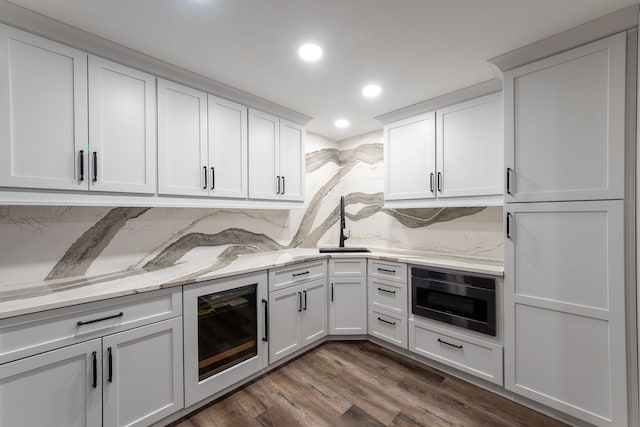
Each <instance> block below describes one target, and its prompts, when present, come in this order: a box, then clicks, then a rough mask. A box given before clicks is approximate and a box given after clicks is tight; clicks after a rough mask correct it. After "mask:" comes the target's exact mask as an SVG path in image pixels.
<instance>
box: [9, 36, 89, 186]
mask: <svg viewBox="0 0 640 427" xmlns="http://www.w3.org/2000/svg"><path fill="white" fill-rule="evenodd" d="M87 143H88V135H87V55H86V54H85V53H84V52H80V51H78V50H75V49H72V48H70V47H67V46H64V45H61V44H58V43H55V42H53V41H50V40H46V39H43V38H41V37H37V36H34V35H32V34H30V33H26V32H24V31H20V30H17V29H14V28H11V27H7V26H5V25H1V24H0V186H4V187H22V188H41V189H48V188H50V189H59V190H86V189H87V188H88V184H87V182H88V176H89V170H88V165H87V163H85V165H84V167H85V169H84V173H85V176H84V181H81V180H80V158H81V156H80V151H81V150H83V151H84V161H85V162H86V161H87V150H88V148H87Z"/></svg>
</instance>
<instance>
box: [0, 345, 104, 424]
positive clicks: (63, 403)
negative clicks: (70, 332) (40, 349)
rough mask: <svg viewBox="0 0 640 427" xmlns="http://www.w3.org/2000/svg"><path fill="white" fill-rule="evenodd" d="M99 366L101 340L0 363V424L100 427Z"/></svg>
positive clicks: (100, 383)
mask: <svg viewBox="0 0 640 427" xmlns="http://www.w3.org/2000/svg"><path fill="white" fill-rule="evenodd" d="M94 353H95V354H96V358H97V359H96V360H97V363H96V369H97V371H96V374H97V384H96V388H93V384H92V383H93V361H92V357H93V356H92V355H93V354H94ZM101 367H102V365H101V364H100V339H95V340H91V341H85V342H83V343H80V344H75V345H72V346H68V347H64V348H61V349H58V350H54V351H49V352H46V353H42V354H38V355H36V356H32V357H28V358H25V359H20V360H17V361H15V362H10V363H6V364H4V365H0V425H1V426H7V427H9V426H65V427H67V426H68V427H100V426H101V425H102V385H103V384H102V381H101V378H102V375H101Z"/></svg>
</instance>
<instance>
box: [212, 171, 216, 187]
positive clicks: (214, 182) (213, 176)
mask: <svg viewBox="0 0 640 427" xmlns="http://www.w3.org/2000/svg"><path fill="white" fill-rule="evenodd" d="M215 188H216V168H214V167H212V168H211V189H212V190H215Z"/></svg>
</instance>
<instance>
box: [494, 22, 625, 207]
mask: <svg viewBox="0 0 640 427" xmlns="http://www.w3.org/2000/svg"><path fill="white" fill-rule="evenodd" d="M625 56H626V33H620V34H617V35H613V36H610V37H607V38H605V39H602V40H599V41H596V42H593V43H590V44H588V45H584V46H580V47H578V48H575V49H572V50H570V51H567V52H563V53H560V54H558V55H555V56H552V57H549V58H546V59H543V60H540V61H537V62H534V63H532V64H528V65H525V66H522V67H519V68H516V69H514V70H510V71H508V72H506V73H505V76H504V99H505V117H504V120H505V166H506V168H509V169H511V170H512V171H513V172H512V173H510V175H511V176H510V178H509V179H510V188H509V189H510V194H506V195H505V197H506V199H505V200H506V201H507V202H526V201H566V200H596V199H621V198H623V197H624V147H625V142H624V141H625V82H626V80H625V70H626V60H625ZM505 175H507V174H506V173H505Z"/></svg>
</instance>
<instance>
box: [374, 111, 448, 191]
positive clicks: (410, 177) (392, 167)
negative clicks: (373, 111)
mask: <svg viewBox="0 0 640 427" xmlns="http://www.w3.org/2000/svg"><path fill="white" fill-rule="evenodd" d="M435 118H436V117H435V113H434V112H431V113H427V114H422V115H420V116H416V117H412V118H410V119H407V120H402V121H400V122H396V123H393V124H389V125H386V126H385V127H384V165H385V177H384V198H385V199H386V200H403V199H433V198H434V197H436V193H435V173H436V127H435Z"/></svg>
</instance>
